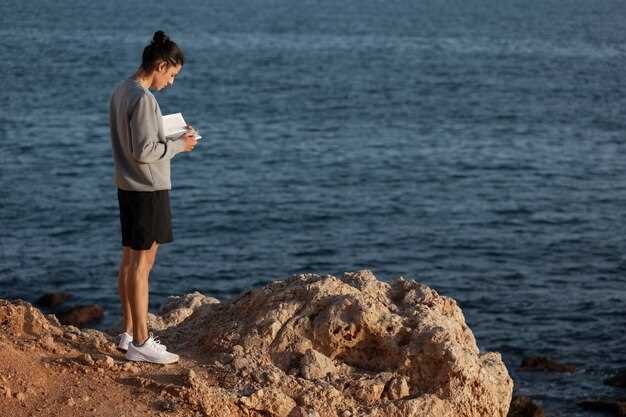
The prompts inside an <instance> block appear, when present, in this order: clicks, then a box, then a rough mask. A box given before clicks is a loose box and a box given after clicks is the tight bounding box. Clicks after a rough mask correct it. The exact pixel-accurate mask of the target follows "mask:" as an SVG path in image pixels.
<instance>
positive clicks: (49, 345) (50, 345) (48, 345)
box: [39, 335, 57, 352]
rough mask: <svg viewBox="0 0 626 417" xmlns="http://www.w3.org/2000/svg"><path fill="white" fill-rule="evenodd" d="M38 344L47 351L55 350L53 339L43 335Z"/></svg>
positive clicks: (55, 345)
mask: <svg viewBox="0 0 626 417" xmlns="http://www.w3.org/2000/svg"><path fill="white" fill-rule="evenodd" d="M39 344H40V345H41V347H43V348H44V349H46V350H47V351H50V352H54V351H55V350H57V344H56V343H54V338H53V337H52V336H50V335H45V336H43V337H42V338H41V339H39Z"/></svg>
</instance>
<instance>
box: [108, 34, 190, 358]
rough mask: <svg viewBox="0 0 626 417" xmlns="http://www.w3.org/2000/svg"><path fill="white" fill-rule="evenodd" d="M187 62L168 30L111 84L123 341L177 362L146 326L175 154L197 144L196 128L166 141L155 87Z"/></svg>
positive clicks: (134, 354) (129, 354) (165, 236)
mask: <svg viewBox="0 0 626 417" xmlns="http://www.w3.org/2000/svg"><path fill="white" fill-rule="evenodd" d="M183 63H184V56H183V52H182V51H181V49H180V48H179V47H178V46H177V45H176V43H174V42H173V41H172V40H170V39H169V37H168V36H167V35H166V34H165V33H163V32H162V31H158V32H155V34H154V37H153V39H152V42H151V43H150V44H149V45H148V46H146V47H145V49H144V50H143V56H142V61H141V66H140V67H139V68H138V69H137V71H136V72H135V73H134V74H133V75H132V76H131V77H129V78H128V79H126V80H124V81H122V82H121V83H119V84H118V85H117V86H116V87H115V89H114V90H113V94H112V96H111V102H110V109H109V123H110V128H111V144H112V147H113V160H114V165H115V180H114V182H115V184H116V185H117V189H118V190H117V196H118V202H119V208H120V222H121V226H122V246H123V250H122V260H121V263H120V269H119V274H118V291H119V295H120V300H121V303H122V308H123V325H124V330H125V332H124V333H122V334H121V335H119V336H118V342H117V343H118V348H119V349H120V350H122V351H126V358H127V359H129V360H132V361H146V362H153V363H173V362H176V361H178V355H176V354H174V353H171V352H168V351H167V349H166V347H165V346H164V345H163V344H161V343H160V342H159V341H158V339H157V338H155V337H154V336H153V335H152V333H148V325H147V316H148V277H149V275H150V270H151V269H152V266H153V265H154V260H155V258H156V253H157V248H158V245H159V244H162V243H167V242H171V241H172V240H173V236H172V226H171V213H170V200H169V199H170V197H169V190H170V189H171V188H172V186H171V182H170V160H171V159H172V158H174V156H175V155H176V154H178V153H180V152H190V151H191V150H193V148H194V146H195V145H196V143H197V140H196V138H195V135H194V133H193V132H192V131H191V130H190V131H189V132H187V133H185V134H184V135H183V136H181V137H179V138H178V139H176V140H166V138H165V135H164V133H163V122H162V119H161V110H160V108H159V104H158V103H157V101H156V99H155V98H154V95H152V93H151V92H150V89H153V90H161V89H162V88H164V87H167V86H171V85H172V84H173V83H174V78H175V77H176V75H177V74H178V73H179V72H180V70H181V68H182V66H183Z"/></svg>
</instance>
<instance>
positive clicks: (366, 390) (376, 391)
mask: <svg viewBox="0 0 626 417" xmlns="http://www.w3.org/2000/svg"><path fill="white" fill-rule="evenodd" d="M384 389H385V382H383V381H381V380H378V379H368V380H363V381H357V382H356V383H355V384H354V386H353V388H352V392H353V395H354V396H355V397H356V398H358V399H359V400H361V401H364V402H366V403H368V404H372V403H374V402H376V401H378V400H380V397H381V395H382V393H383V390H384Z"/></svg>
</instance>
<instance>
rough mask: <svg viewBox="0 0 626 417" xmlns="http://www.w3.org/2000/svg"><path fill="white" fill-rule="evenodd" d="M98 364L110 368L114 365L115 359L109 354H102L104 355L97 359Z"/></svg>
mask: <svg viewBox="0 0 626 417" xmlns="http://www.w3.org/2000/svg"><path fill="white" fill-rule="evenodd" d="M98 364H99V365H101V366H103V367H105V368H108V369H111V368H113V367H114V366H115V361H114V360H113V358H112V357H110V356H109V355H104V357H103V358H102V359H100V360H99V361H98Z"/></svg>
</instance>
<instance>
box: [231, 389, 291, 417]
mask: <svg viewBox="0 0 626 417" xmlns="http://www.w3.org/2000/svg"><path fill="white" fill-rule="evenodd" d="M241 403H242V404H244V405H245V406H246V407H248V408H251V409H253V410H256V411H262V412H266V413H269V414H270V415H271V416H277V417H287V416H288V415H289V413H291V410H293V409H294V407H295V406H296V402H295V401H294V400H293V399H292V398H291V397H289V396H288V395H286V394H285V393H283V392H282V391H281V390H279V389H276V388H267V389H260V390H258V391H256V392H255V393H254V394H252V395H251V396H250V397H244V398H243V399H242V400H241Z"/></svg>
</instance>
